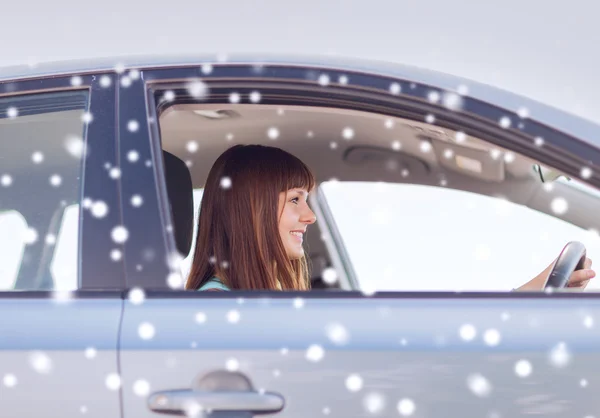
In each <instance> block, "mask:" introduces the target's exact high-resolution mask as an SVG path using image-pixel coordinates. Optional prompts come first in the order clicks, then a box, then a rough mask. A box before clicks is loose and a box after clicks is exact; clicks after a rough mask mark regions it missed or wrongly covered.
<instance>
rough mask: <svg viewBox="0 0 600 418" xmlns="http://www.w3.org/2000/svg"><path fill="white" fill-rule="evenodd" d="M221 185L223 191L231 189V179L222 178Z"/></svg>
mask: <svg viewBox="0 0 600 418" xmlns="http://www.w3.org/2000/svg"><path fill="white" fill-rule="evenodd" d="M219 185H220V186H221V188H222V189H225V190H227V189H231V178H230V177H222V178H221V181H220V182H219Z"/></svg>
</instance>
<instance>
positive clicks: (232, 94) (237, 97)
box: [229, 91, 242, 104]
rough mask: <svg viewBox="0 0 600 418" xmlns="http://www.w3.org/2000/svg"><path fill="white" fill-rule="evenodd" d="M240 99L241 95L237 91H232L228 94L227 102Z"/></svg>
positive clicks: (235, 101)
mask: <svg viewBox="0 0 600 418" xmlns="http://www.w3.org/2000/svg"><path fill="white" fill-rule="evenodd" d="M241 100H242V96H240V94H239V93H237V92H235V91H234V92H233V93H231V94H230V95H229V102H230V103H234V104H235V103H239V102H240V101H241Z"/></svg>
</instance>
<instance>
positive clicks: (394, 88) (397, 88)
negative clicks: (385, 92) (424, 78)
mask: <svg viewBox="0 0 600 418" xmlns="http://www.w3.org/2000/svg"><path fill="white" fill-rule="evenodd" d="M401 91H402V88H401V86H400V84H398V83H392V84H390V93H392V94H394V95H398V94H400V92H401Z"/></svg>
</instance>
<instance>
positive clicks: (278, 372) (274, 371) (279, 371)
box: [273, 369, 281, 377]
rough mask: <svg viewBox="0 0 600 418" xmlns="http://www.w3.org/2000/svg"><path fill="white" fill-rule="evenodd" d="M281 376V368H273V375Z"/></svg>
mask: <svg viewBox="0 0 600 418" xmlns="http://www.w3.org/2000/svg"><path fill="white" fill-rule="evenodd" d="M279 376H281V370H279V369H275V370H273V377H279Z"/></svg>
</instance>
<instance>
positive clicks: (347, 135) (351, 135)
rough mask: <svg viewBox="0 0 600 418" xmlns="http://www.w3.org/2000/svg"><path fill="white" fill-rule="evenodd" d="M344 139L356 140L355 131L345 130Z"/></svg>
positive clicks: (343, 131)
mask: <svg viewBox="0 0 600 418" xmlns="http://www.w3.org/2000/svg"><path fill="white" fill-rule="evenodd" d="M342 137H343V138H344V139H352V138H354V129H352V128H344V129H343V130H342Z"/></svg>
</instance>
